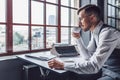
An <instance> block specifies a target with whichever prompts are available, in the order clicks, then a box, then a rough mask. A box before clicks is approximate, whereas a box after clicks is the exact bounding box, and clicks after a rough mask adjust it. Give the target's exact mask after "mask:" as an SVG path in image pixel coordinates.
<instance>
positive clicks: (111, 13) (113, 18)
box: [107, 0, 120, 29]
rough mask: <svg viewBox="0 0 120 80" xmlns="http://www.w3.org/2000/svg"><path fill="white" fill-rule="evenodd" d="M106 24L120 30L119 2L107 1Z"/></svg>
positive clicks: (114, 0)
mask: <svg viewBox="0 0 120 80" xmlns="http://www.w3.org/2000/svg"><path fill="white" fill-rule="evenodd" d="M107 10H108V11H107V23H108V24H109V25H111V26H113V27H116V28H118V29H120V0H107Z"/></svg>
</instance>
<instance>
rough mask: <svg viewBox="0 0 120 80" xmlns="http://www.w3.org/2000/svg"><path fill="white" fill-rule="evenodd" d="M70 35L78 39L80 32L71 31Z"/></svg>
mask: <svg viewBox="0 0 120 80" xmlns="http://www.w3.org/2000/svg"><path fill="white" fill-rule="evenodd" d="M72 36H73V37H75V38H77V39H79V38H80V33H74V32H73V33H72Z"/></svg>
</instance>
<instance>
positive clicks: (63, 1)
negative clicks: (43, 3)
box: [61, 0, 70, 6]
mask: <svg viewBox="0 0 120 80" xmlns="http://www.w3.org/2000/svg"><path fill="white" fill-rule="evenodd" d="M69 1H70V0H61V5H65V6H70V4H69Z"/></svg>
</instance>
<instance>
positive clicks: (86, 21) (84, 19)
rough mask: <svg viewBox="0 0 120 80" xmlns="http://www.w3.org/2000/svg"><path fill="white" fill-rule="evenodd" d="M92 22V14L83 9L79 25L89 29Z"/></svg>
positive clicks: (83, 28)
mask: <svg viewBox="0 0 120 80" xmlns="http://www.w3.org/2000/svg"><path fill="white" fill-rule="evenodd" d="M91 23H92V22H91V20H90V16H89V15H87V14H85V11H84V10H82V11H81V12H80V13H79V26H80V27H81V28H82V30H84V31H88V30H89V29H90V28H91Z"/></svg>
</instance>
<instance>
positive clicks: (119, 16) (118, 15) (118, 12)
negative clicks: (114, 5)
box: [116, 9, 120, 18]
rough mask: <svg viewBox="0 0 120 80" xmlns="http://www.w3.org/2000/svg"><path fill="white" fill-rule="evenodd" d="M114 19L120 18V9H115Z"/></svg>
mask: <svg viewBox="0 0 120 80" xmlns="http://www.w3.org/2000/svg"><path fill="white" fill-rule="evenodd" d="M116 17H117V18H120V9H116Z"/></svg>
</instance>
